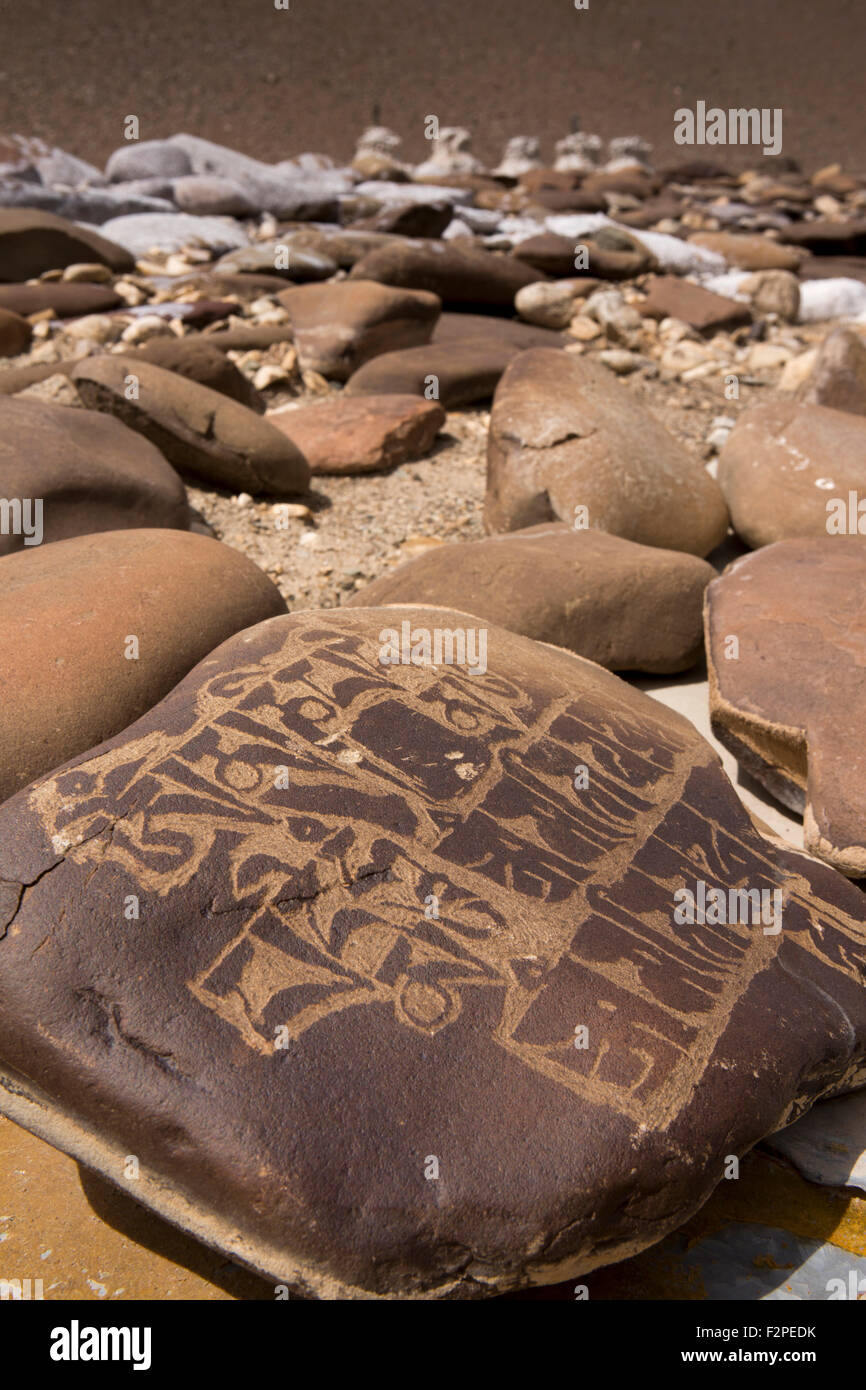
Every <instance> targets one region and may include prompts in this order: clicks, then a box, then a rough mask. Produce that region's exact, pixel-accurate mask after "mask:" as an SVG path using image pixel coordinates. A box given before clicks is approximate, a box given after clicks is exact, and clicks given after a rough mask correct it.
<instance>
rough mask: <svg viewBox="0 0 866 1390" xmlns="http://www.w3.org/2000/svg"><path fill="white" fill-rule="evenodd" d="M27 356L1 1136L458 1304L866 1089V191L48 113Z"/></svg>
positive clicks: (6, 813) (639, 1217) (393, 1284)
mask: <svg viewBox="0 0 866 1390" xmlns="http://www.w3.org/2000/svg"><path fill="white" fill-rule="evenodd" d="M0 353H2V355H3V364H2V365H0V425H2V426H3V430H2V444H0V491H2V492H3V494H4V497H3V499H2V500H0V556H2V558H0V578H2V579H3V580H4V581H5V583H4V584H3V585H2V586H0V604H3V605H5V614H4V621H3V623H2V626H0V643H2V644H3V645H4V648H5V652H4V657H5V659H4V661H3V662H2V666H0V689H2V692H3V695H4V697H5V698H4V701H3V708H4V713H3V716H2V719H0V750H2V757H0V796H2V798H3V799H4V805H3V806H2V808H0V846H2V848H0V898H2V921H0V1110H2V1111H3V1112H4V1113H5V1114H7V1115H9V1116H11V1117H12V1118H13V1119H15V1120H17V1121H19V1122H20V1123H21V1124H23V1125H24V1126H26V1127H27V1128H29V1129H32V1130H33V1131H34V1132H35V1133H37V1134H39V1135H42V1136H43V1137H46V1138H48V1139H49V1140H50V1141H51V1142H52V1143H54V1144H56V1145H57V1146H58V1147H60V1148H62V1149H64V1150H66V1151H67V1152H69V1153H72V1154H74V1155H75V1156H76V1157H78V1158H79V1159H80V1160H82V1161H83V1162H84V1163H86V1164H88V1165H89V1166H90V1167H92V1168H94V1169H96V1170H97V1171H99V1172H101V1173H102V1174H103V1175H105V1176H106V1177H108V1178H109V1179H111V1180H112V1181H114V1182H116V1183H118V1184H121V1185H122V1184H123V1182H124V1176H123V1172H124V1169H123V1164H124V1161H125V1159H126V1158H128V1156H129V1155H130V1154H133V1155H136V1157H137V1165H138V1169H137V1171H138V1176H137V1178H136V1186H135V1189H134V1193H135V1195H136V1196H137V1197H138V1199H139V1200H140V1201H142V1202H143V1203H145V1205H147V1206H149V1207H151V1208H152V1209H153V1210H155V1211H157V1212H160V1213H161V1214H162V1215H165V1216H167V1217H168V1218H169V1219H171V1220H173V1221H175V1222H176V1223H177V1224H180V1225H181V1226H183V1227H184V1228H185V1229H187V1230H190V1231H192V1232H193V1233H195V1234H196V1235H198V1236H199V1237H201V1238H202V1239H203V1240H205V1241H206V1242H208V1243H210V1244H211V1245H213V1246H214V1247H216V1248H218V1249H220V1250H223V1251H225V1252H226V1253H228V1254H229V1255H230V1256H231V1257H232V1258H233V1259H237V1260H239V1261H240V1262H242V1263H245V1264H246V1265H248V1266H249V1267H251V1268H252V1269H255V1270H257V1271H260V1272H262V1273H264V1274H265V1275H267V1276H268V1277H269V1278H271V1279H272V1280H275V1281H276V1282H278V1283H280V1284H285V1285H286V1286H287V1287H289V1288H290V1289H291V1290H292V1291H295V1292H300V1293H304V1294H308V1295H314V1296H319V1297H338V1296H344V1295H347V1294H348V1295H352V1296H371V1295H372V1296H403V1297H452V1296H455V1297H473V1296H480V1295H484V1294H490V1293H495V1292H502V1291H506V1290H514V1289H519V1288H521V1287H523V1286H524V1285H526V1284H529V1283H554V1282H556V1281H557V1280H559V1279H563V1278H566V1277H569V1278H573V1277H575V1276H578V1275H583V1274H584V1273H587V1272H588V1271H590V1270H592V1269H593V1268H596V1267H598V1266H601V1265H604V1264H609V1263H612V1262H615V1261H619V1260H622V1259H623V1258H625V1257H626V1256H629V1255H634V1254H636V1253H637V1252H639V1251H640V1250H642V1249H644V1248H645V1247H647V1246H650V1245H652V1244H654V1243H655V1242H658V1241H661V1240H663V1239H665V1238H666V1237H669V1236H670V1234H671V1233H672V1232H675V1231H677V1230H678V1229H679V1228H680V1227H682V1226H683V1225H684V1223H686V1222H687V1221H689V1220H690V1218H692V1216H693V1215H694V1213H695V1212H696V1211H697V1210H698V1209H699V1208H700V1206H701V1205H702V1204H703V1203H704V1202H705V1201H706V1199H707V1197H708V1196H709V1195H710V1193H711V1192H712V1191H713V1189H714V1188H715V1187H716V1186H717V1185H718V1184H719V1183H720V1182H722V1181H723V1179H724V1178H725V1176H726V1173H727V1168H728V1167H729V1165H730V1161H731V1160H732V1159H736V1160H737V1161H739V1158H740V1157H741V1156H742V1155H744V1154H745V1153H746V1152H747V1151H748V1150H749V1149H750V1148H751V1147H752V1146H754V1145H755V1144H757V1143H758V1142H759V1141H761V1140H762V1139H764V1138H765V1137H766V1136H768V1135H770V1134H772V1133H774V1132H776V1131H778V1130H780V1129H782V1128H783V1127H784V1126H785V1125H787V1124H789V1123H790V1122H791V1121H792V1120H794V1119H797V1118H798V1117H799V1116H800V1115H802V1114H803V1113H804V1112H805V1111H806V1110H808V1109H809V1107H810V1106H811V1105H812V1104H813V1103H814V1102H816V1101H818V1100H820V1099H821V1097H823V1096H828V1095H840V1094H841V1093H843V1092H845V1091H849V1090H853V1089H855V1088H856V1087H858V1086H862V1085H863V1084H864V1082H866V1003H864V1000H866V992H864V989H863V985H864V979H866V905H864V898H863V894H862V890H861V887H860V886H858V880H864V879H866V837H864V829H863V827H864V823H866V804H864V803H866V793H864V791H863V779H862V778H860V777H859V776H858V769H859V749H858V744H857V734H858V732H859V731H858V729H857V726H856V721H854V720H853V719H852V713H853V712H856V711H857V710H858V709H859V708H860V707H861V706H862V705H863V703H864V689H863V684H864V683H863V679H862V672H863V669H864V667H866V613H864V608H863V602H862V593H863V591H862V590H861V589H860V587H859V586H860V584H861V583H863V582H864V577H866V182H864V181H863V180H861V179H858V178H855V177H853V176H850V175H848V174H847V173H845V172H843V171H842V170H841V169H840V168H838V167H835V166H834V167H833V168H832V169H825V170H822V171H820V172H819V173H817V174H815V175H813V176H811V177H809V178H807V177H806V176H804V175H802V174H801V173H799V172H798V171H797V170H796V169H794V168H786V169H785V170H784V171H783V172H781V173H779V174H778V175H777V176H775V177H773V178H771V177H769V176H767V175H766V174H764V173H750V174H746V175H735V174H733V173H731V172H730V171H728V170H726V169H725V168H724V167H722V166H720V165H713V164H709V163H705V162H692V163H691V164H683V165H682V166H680V167H678V168H676V169H668V170H664V171H658V172H657V171H655V170H654V169H653V167H652V165H651V163H650V151H649V149H648V148H647V147H646V146H645V145H644V144H643V142H641V141H639V140H637V139H636V138H633V137H626V138H624V139H622V140H620V141H614V142H612V145H611V147H610V148H609V149H608V152H607V158H606V160H605V161H602V150H601V142H600V141H598V140H597V138H596V137H593V136H589V135H582V134H577V135H572V136H569V137H567V138H566V139H565V140H563V141H561V142H560V143H559V145H558V146H557V150H556V156H555V159H554V160H553V162H552V163H551V165H550V166H545V165H544V163H543V161H542V158H541V154H540V151H539V147H538V143H537V142H536V141H534V140H532V139H531V138H529V137H515V139H514V140H512V141H510V142H509V145H508V148H507V149H506V151H505V153H504V156H503V159H502V162H501V163H500V165H499V166H498V167H497V168H496V169H494V170H486V169H484V168H483V167H481V166H480V164H479V163H478V161H477V160H476V159H475V157H474V156H473V154H472V152H471V148H470V141H469V138H468V133H467V132H466V131H463V130H459V129H442V130H440V132H439V137H438V140H437V141H436V142H435V144H434V148H433V151H432V155H431V158H430V159H429V160H427V161H425V163H424V164H423V165H421V166H419V167H418V168H414V169H413V168H412V167H410V166H408V165H407V164H405V163H403V162H402V161H401V160H400V158H399V142H398V141H397V138H396V136H394V135H393V132H390V131H388V130H386V129H384V128H381V127H379V128H375V129H373V130H370V131H368V132H366V133H365V134H364V136H363V137H362V139H361V141H360V142H359V147H358V152H357V154H356V157H355V159H354V161H353V164H352V165H351V166H350V167H347V168H337V167H335V166H334V165H333V164H332V162H331V161H330V160H328V159H326V158H325V157H322V156H313V155H304V156H301V157H299V158H297V159H293V160H286V161H284V162H282V163H280V164H276V165H264V164H262V163H260V162H259V161H256V160H253V159H250V158H248V157H247V156H244V155H240V154H238V153H236V152H234V151H231V150H227V149H223V148H222V147H220V146H216V145H213V144H211V143H209V142H207V141H203V140H199V139H197V138H195V137H191V136H187V135H178V136H174V137H172V138H171V139H168V140H162V141H153V142H146V143H130V144H128V145H126V146H124V147H123V148H121V149H119V150H118V151H116V152H115V153H114V154H113V155H112V156H111V158H110V159H109V161H108V164H107V166H106V169H105V171H104V173H103V172H100V171H98V170H95V169H93V168H91V167H90V166H88V165H85V164H84V163H82V162H81V161H79V160H77V159H75V158H74V157H72V156H70V155H67V154H65V153H64V152H62V151H58V150H50V149H47V148H46V147H45V146H43V145H41V144H40V143H39V142H38V141H33V140H28V139H23V138H18V137H13V138H10V139H8V140H5V141H2V142H0ZM861 495H862V496H863V498H864V504H863V505H862V508H861V503H860V496H861ZM448 541H450V542H451V543H450V544H449V543H446V542H448ZM749 551H751V552H753V553H751V554H750V553H747V552H749ZM736 557H739V558H736ZM732 558H733V559H734V563H733V564H732V565H731V566H730V567H729V568H725V566H726V565H727V564H728V562H729V561H730V560H731V559H732ZM323 561H325V563H322V562H323ZM288 605H291V606H292V608H293V609H294V610H295V611H294V612H292V613H291V615H289V614H288V613H287V607H288ZM705 652H706V658H707V662H708V667H709V682H708V684H701V683H700V678H701V663H702V661H703V659H704V653H705ZM696 670H697V682H698V683H697V684H695V674H694V673H695V671H696ZM614 672H621V673H623V672H624V673H632V677H631V679H630V680H629V681H626V680H625V679H622V678H621V677H619V676H617V675H615V674H613V673H614ZM682 672H691V673H692V674H691V675H690V676H689V677H688V678H687V680H689V681H691V682H692V684H691V686H689V687H688V688H690V689H694V690H696V691H697V693H698V696H699V699H700V700H701V702H702V704H703V706H704V711H703V714H702V716H701V718H702V719H703V718H704V716H705V717H706V719H708V720H711V726H712V732H713V735H714V736H715V738H716V739H717V740H718V745H721V746H723V747H724V748H725V749H726V750H727V756H728V759H729V761H728V766H729V767H730V766H731V755H733V757H734V758H736V759H737V760H739V762H740V764H741V767H742V770H743V774H744V777H745V778H746V785H745V786H744V787H741V788H738V789H735V788H734V787H733V786H732V785H731V783H730V781H729V780H728V778H727V777H726V775H725V773H724V772H723V770H722V767H721V766H720V763H719V760H718V756H717V754H716V752H715V751H714V750H713V748H712V747H711V746H710V745H709V743H708V742H707V740H706V738H704V737H702V736H701V734H700V733H699V732H698V730H697V729H696V728H695V727H694V725H693V724H692V723H690V722H689V719H686V718H684V717H683V716H682V715H681V714H677V713H675V712H673V710H672V709H670V708H666V707H665V703H664V702H663V701H664V699H665V698H666V697H665V696H664V695H663V694H662V693H661V692H660V698H659V699H656V700H653V699H650V698H649V697H648V696H647V695H646V694H644V693H643V692H642V691H641V689H639V688H638V680H637V679H636V678H635V673H639V674H640V680H641V681H642V682H643V683H646V682H647V678H648V677H650V676H652V677H655V678H660V677H664V678H670V677H676V676H678V675H679V673H682ZM670 688H671V689H674V690H678V691H682V690H683V689H685V688H687V687H686V686H684V685H679V686H678V685H677V684H676V682H675V681H674V682H673V683H672V684H670ZM667 703H668V704H673V703H675V700H674V699H672V698H667ZM696 717H697V716H696ZM706 727H707V732H708V731H709V725H708V724H707V726H706ZM718 745H717V746H718ZM749 779H753V780H752V782H751V783H750V782H749ZM755 781H756V782H757V783H758V784H760V787H762V788H763V789H765V792H766V793H767V794H768V796H769V797H773V798H776V799H777V800H778V801H779V802H781V804H782V806H783V807H785V808H787V810H786V811H784V812H782V811H780V812H778V814H779V815H781V816H782V818H783V823H784V825H785V838H786V840H787V843H785V842H784V841H783V839H782V838H780V836H779V835H778V834H775V833H773V831H774V828H775V827H772V828H771V827H768V826H767V824H766V823H765V821H764V820H763V819H760V820H758V819H757V818H756V817H755V815H754V810H755V806H756V804H757V803H756V800H755V796H754V782H755ZM750 786H751V788H752V790H751V791H750ZM738 793H739V794H738ZM768 814H769V813H768ZM799 816H802V817H803V825H802V827H801V828H799V838H798V837H797V833H796V832H797V829H798V827H799V820H798V817H799ZM708 902H709V904H710V906H709V909H708V908H707V903H708ZM689 904H691V907H689ZM696 904H698V906H697V907H696ZM755 904H757V908H756V909H755V911H753V910H752V909H753V908H754V905H755ZM689 911H691V914H692V915H691V916H689V915H688V913H689ZM755 912H756V913H757V915H755ZM738 913H739V914H740V915H738ZM744 913H745V914H746V915H743V914H744ZM750 913H751V915H749V914H750ZM145 980H146V981H147V982H148V985H147V989H143V988H142V981H145ZM779 1019H784V1020H785V1028H784V1029H783V1030H782V1031H781V1032H780V1031H778V1030H777V1029H776V1024H777V1022H778V1020H779ZM70 1058H74V1064H73V1062H71V1061H70ZM480 1079H483V1084H482V1085H479V1080H480ZM817 1113H819V1112H817V1111H816V1114H817ZM335 1117H338V1118H337V1119H335ZM863 1147H864V1148H866V1136H864V1144H863Z"/></svg>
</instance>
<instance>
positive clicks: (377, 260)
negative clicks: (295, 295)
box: [349, 241, 544, 308]
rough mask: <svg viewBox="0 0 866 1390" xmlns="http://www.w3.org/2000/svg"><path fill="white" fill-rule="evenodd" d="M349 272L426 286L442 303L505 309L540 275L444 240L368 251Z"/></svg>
mask: <svg viewBox="0 0 866 1390" xmlns="http://www.w3.org/2000/svg"><path fill="white" fill-rule="evenodd" d="M349 274H350V279H361V280H378V281H380V282H381V283H382V284H383V285H393V286H395V287H400V288H401V289H411V290H426V291H428V292H429V293H432V294H436V295H438V296H439V298H440V300H441V301H442V303H443V305H465V306H467V307H469V306H472V305H478V306H481V305H485V306H498V307H500V308H510V307H511V306H512V305H513V303H514V296H515V295H516V293H517V291H518V290H520V289H522V288H523V286H524V285H531V284H532V282H533V281H534V280H539V279H543V278H544V276H543V274H542V272H540V271H537V270H533V269H532V268H531V267H530V266H526V265H521V264H520V262H519V261H516V260H515V259H514V258H513V257H512V256H498V255H496V254H495V253H494V252H492V251H484V250H482V249H481V248H479V247H475V246H472V247H465V248H464V247H462V246H459V245H457V244H456V243H455V242H447V241H416V242H411V241H409V242H402V243H400V244H398V245H395V246H387V247H383V248H382V249H380V250H378V251H371V252H370V253H369V255H367V256H364V258H363V259H362V260H360V261H358V262H356V264H355V265H354V266H353V267H352V270H351V271H350V272H349Z"/></svg>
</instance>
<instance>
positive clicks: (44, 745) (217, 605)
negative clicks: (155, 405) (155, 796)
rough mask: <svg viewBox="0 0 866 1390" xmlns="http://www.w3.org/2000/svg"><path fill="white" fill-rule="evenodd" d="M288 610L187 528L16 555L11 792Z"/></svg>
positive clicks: (1, 780)
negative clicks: (233, 640) (234, 638)
mask: <svg viewBox="0 0 866 1390" xmlns="http://www.w3.org/2000/svg"><path fill="white" fill-rule="evenodd" d="M285 607H286V606H285V603H284V602H283V600H282V598H281V596H280V593H279V590H278V589H277V588H276V587H275V585H274V584H272V583H271V581H270V580H269V579H268V578H267V576H266V575H265V574H263V573H262V571H261V570H260V569H259V568H258V567H257V566H256V565H254V564H253V563H252V561H251V560H248V559H247V558H246V556H244V555H241V554H240V552H239V551H237V550H233V549H232V548H231V547H230V546H227V545H223V544H222V543H221V542H219V541H215V540H209V539H208V538H207V537H206V536H195V535H189V534H185V533H183V532H179V531H168V530H131V531H107V532H104V533H103V534H101V535H98V536H76V537H75V538H74V539H72V540H67V541H58V542H57V544H56V545H48V546H45V547H44V548H43V547H39V548H35V549H33V550H30V551H28V552H27V553H21V552H19V553H18V554H17V555H7V556H5V557H4V558H3V559H2V560H0V651H2V660H0V709H2V714H0V799H2V800H5V799H6V797H9V796H11V795H12V794H13V792H16V791H18V789H19V788H20V787H25V786H26V785H27V783H28V782H30V781H32V780H33V778H34V777H38V776H39V775H40V774H41V773H43V772H47V771H49V770H50V769H51V768H54V767H58V766H59V765H60V763H63V762H66V760H67V759H68V758H73V757H75V756H76V755H77V754H79V753H82V752H83V751H84V750H85V749H87V748H92V747H93V746H94V745H95V744H97V743H100V742H101V741H102V740H103V739H105V738H110V737H112V736H113V735H114V734H117V733H119V732H120V730H121V729H124V728H126V726H127V725H128V724H131V723H132V722H133V720H135V719H138V718H139V717H140V716H141V715H142V714H144V712H145V711H146V710H148V709H150V708H151V706H152V705H155V704H156V703H157V701H158V700H161V699H162V697H163V695H166V694H167V693H168V691H169V690H171V688H172V686H174V685H176V684H177V682H178V681H179V680H180V679H181V677H182V676H185V675H186V673H187V671H189V670H191V669H192V667H193V666H195V664H196V662H197V661H200V660H201V658H202V657H204V656H206V655H207V654H208V652H210V651H213V649H214V647H217V646H219V644H220V642H223V641H224V640H225V639H226V638H227V637H230V636H231V635H232V634H233V633H235V632H239V631H240V630H241V629H242V628H245V627H249V626H251V625H252V624H253V623H258V622H261V621H262V620H263V619H264V618H270V617H273V616H275V615H276V614H278V613H284V612H285ZM131 639H136V640H137V643H138V647H137V652H138V655H137V656H130V655H129V654H128V653H129V652H130V651H131V650H132V649H131V648H130V641H131Z"/></svg>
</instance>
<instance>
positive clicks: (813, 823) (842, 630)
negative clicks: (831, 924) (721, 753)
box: [706, 536, 866, 878]
mask: <svg viewBox="0 0 866 1390" xmlns="http://www.w3.org/2000/svg"><path fill="white" fill-rule="evenodd" d="M864 593H866V540H864V539H863V538H862V537H859V536H824V537H823V538H822V539H820V540H788V541H780V542H778V544H776V545H771V546H765V547H764V549H763V550H760V551H758V552H757V553H756V554H754V555H747V556H745V557H744V558H743V559H742V560H738V561H736V562H735V563H734V564H733V565H732V566H731V567H730V568H729V569H728V570H726V571H725V573H724V574H723V575H722V576H721V577H720V578H719V579H717V580H715V581H714V582H713V583H712V584H711V585H710V587H709V589H708V590H707V600H706V605H707V606H706V641H707V658H708V661H709V667H710V712H711V721H712V727H713V732H714V733H715V734H716V736H717V737H718V738H719V739H720V740H721V741H722V743H724V745H725V747H726V748H730V750H731V751H732V752H733V753H735V754H736V756H737V758H738V759H739V760H740V762H741V763H742V765H743V766H744V768H745V769H746V770H747V771H748V772H749V773H750V774H751V775H752V776H754V777H757V778H758V780H759V781H760V782H762V783H763V784H764V785H765V786H766V787H767V789H768V790H769V791H770V792H772V794H773V795H774V796H776V797H777V798H778V799H779V800H780V801H782V802H783V803H784V804H785V805H786V806H790V807H791V808H792V809H793V810H795V811H799V812H800V813H801V814H802V815H803V831H804V841H805V846H806V849H807V850H809V851H810V852H811V853H812V854H817V855H818V856H819V857H820V858H821V859H825V860H826V861H827V862H828V863H829V864H832V865H833V866H834V867H835V868H837V869H839V870H841V872H842V873H844V874H849V875H851V876H852V877H855V878H863V877H864V876H866V785H864V780H863V774H862V753H863V726H864V721H866V611H864V604H863V595H864ZM732 638H733V639H735V641H734V642H732V640H731V639H732Z"/></svg>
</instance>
